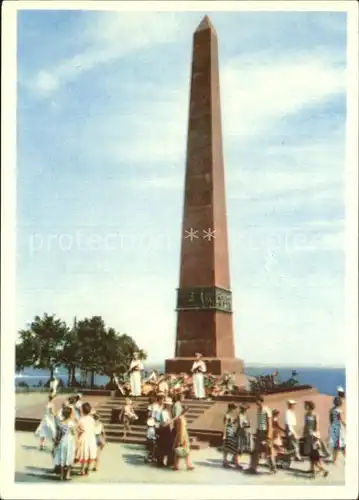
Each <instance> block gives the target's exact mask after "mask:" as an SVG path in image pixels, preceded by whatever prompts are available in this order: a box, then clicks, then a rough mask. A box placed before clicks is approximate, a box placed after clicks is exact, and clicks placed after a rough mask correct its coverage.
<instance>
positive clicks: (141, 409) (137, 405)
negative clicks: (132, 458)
mask: <svg viewBox="0 0 359 500" xmlns="http://www.w3.org/2000/svg"><path fill="white" fill-rule="evenodd" d="M124 402H125V398H124V397H115V398H112V399H109V400H107V401H105V402H104V403H103V404H102V405H101V406H100V407H98V408H97V409H96V413H97V414H98V415H99V416H100V418H101V421H102V422H103V424H104V428H105V433H106V437H107V440H108V441H109V442H127V443H131V444H142V445H143V444H144V443H145V441H146V431H147V426H146V425H144V420H145V419H144V418H143V417H144V416H145V412H146V411H147V408H148V398H147V397H140V398H136V399H135V400H133V407H134V411H135V412H138V413H139V416H140V422H139V423H136V422H135V423H133V424H132V426H131V432H128V433H127V436H126V439H124V438H123V428H124V426H123V424H122V423H121V422H118V423H112V422H111V418H112V410H114V409H115V410H117V411H118V410H120V409H121V408H122V407H123V405H124ZM184 404H185V405H186V406H188V408H189V409H188V412H187V414H186V419H187V422H188V424H193V422H195V421H196V420H197V418H198V417H199V416H200V415H202V414H203V413H204V412H205V411H207V410H208V409H209V408H211V406H212V405H213V401H196V400H185V401H184ZM189 434H190V438H191V443H192V444H191V448H192V449H197V450H198V449H201V448H204V447H207V446H208V442H206V439H205V435H204V434H203V436H202V437H203V439H202V440H199V439H198V436H199V434H197V433H196V432H192V431H191V429H189Z"/></svg>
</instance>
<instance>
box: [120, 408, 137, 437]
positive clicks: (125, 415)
mask: <svg viewBox="0 0 359 500" xmlns="http://www.w3.org/2000/svg"><path fill="white" fill-rule="evenodd" d="M121 417H122V419H123V438H124V439H126V437H127V432H128V431H130V432H131V430H132V429H131V423H132V422H134V421H135V420H138V416H137V415H136V413H135V412H134V410H133V406H132V401H131V399H130V398H126V399H125V406H124V407H123V410H122V412H121V415H120V418H121Z"/></svg>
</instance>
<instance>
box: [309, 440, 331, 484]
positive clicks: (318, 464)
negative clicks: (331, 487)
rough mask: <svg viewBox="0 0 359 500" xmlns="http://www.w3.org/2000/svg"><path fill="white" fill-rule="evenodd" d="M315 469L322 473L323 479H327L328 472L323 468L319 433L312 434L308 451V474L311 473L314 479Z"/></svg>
mask: <svg viewBox="0 0 359 500" xmlns="http://www.w3.org/2000/svg"><path fill="white" fill-rule="evenodd" d="M317 469H318V470H319V471H320V472H322V473H323V476H324V477H327V475H328V474H329V471H328V470H327V469H325V468H324V466H323V461H322V455H321V443H320V436H319V433H318V432H313V442H312V449H311V451H310V472H311V473H312V475H313V478H315V473H316V471H317Z"/></svg>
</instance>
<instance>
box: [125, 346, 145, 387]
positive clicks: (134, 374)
mask: <svg viewBox="0 0 359 500" xmlns="http://www.w3.org/2000/svg"><path fill="white" fill-rule="evenodd" d="M143 369H144V366H143V364H142V361H141V360H140V359H139V354H138V352H135V353H134V354H133V360H132V361H131V364H130V369H129V375H130V384H131V396H135V397H136V396H141V393H142V387H141V372H142V371H143Z"/></svg>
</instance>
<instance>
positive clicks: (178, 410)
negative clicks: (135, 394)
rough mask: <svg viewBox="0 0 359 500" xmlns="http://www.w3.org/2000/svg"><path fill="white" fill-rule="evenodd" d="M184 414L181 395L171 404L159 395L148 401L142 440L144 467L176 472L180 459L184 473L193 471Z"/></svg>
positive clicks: (166, 397)
mask: <svg viewBox="0 0 359 500" xmlns="http://www.w3.org/2000/svg"><path fill="white" fill-rule="evenodd" d="M187 411H188V408H187V407H185V406H184V403H183V395H182V394H178V395H177V397H176V399H175V401H173V400H172V399H171V398H170V397H168V396H162V395H160V396H157V397H153V398H151V400H150V404H149V406H148V419H147V439H146V448H147V457H146V461H147V462H148V463H153V464H156V465H157V466H158V467H169V468H172V469H173V470H179V469H180V462H181V459H184V460H185V464H186V468H187V470H193V468H194V467H193V465H192V463H191V459H190V438H189V434H188V429H187V421H186V413H187Z"/></svg>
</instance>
